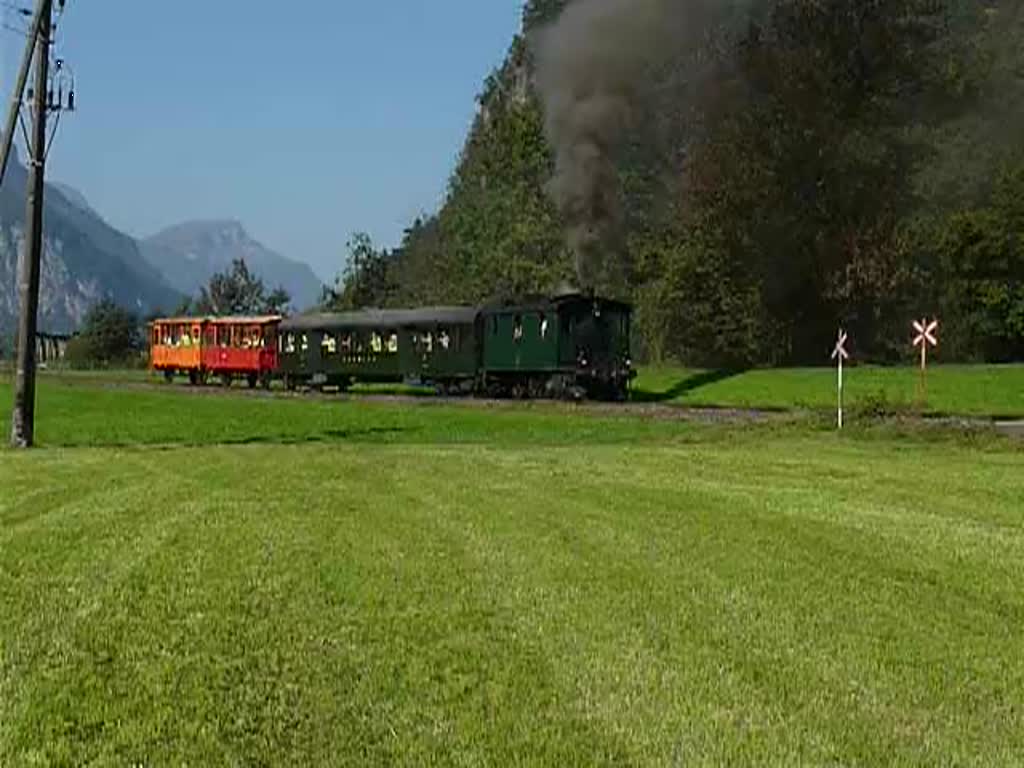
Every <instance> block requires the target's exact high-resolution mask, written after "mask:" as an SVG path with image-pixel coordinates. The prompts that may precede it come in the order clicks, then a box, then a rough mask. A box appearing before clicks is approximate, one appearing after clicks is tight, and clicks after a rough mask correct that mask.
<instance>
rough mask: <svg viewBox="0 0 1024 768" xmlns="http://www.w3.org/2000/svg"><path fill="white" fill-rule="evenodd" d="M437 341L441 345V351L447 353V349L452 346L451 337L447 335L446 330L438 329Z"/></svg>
mask: <svg viewBox="0 0 1024 768" xmlns="http://www.w3.org/2000/svg"><path fill="white" fill-rule="evenodd" d="M437 340H438V342H439V343H440V344H441V349H443V350H445V351H446V352H447V351H448V348H449V347H451V345H452V337H451V336H449V335H448V330H447V329H446V328H439V329H438V332H437Z"/></svg>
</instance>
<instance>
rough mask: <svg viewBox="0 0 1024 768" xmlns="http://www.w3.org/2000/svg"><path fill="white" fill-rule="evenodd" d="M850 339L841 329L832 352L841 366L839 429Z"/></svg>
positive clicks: (833, 357) (841, 424)
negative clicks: (847, 343)
mask: <svg viewBox="0 0 1024 768" xmlns="http://www.w3.org/2000/svg"><path fill="white" fill-rule="evenodd" d="M848 339H849V336H848V335H847V333H846V331H844V330H843V329H842V328H840V329H839V336H838V337H837V339H836V346H835V349H834V350H833V351H832V359H833V360H835V361H836V362H837V364H838V366H839V378H838V386H837V392H838V396H839V413H838V417H837V421H838V424H839V428H840V429H842V428H843V362H844V361H846V360H849V359H850V353H849V352H847V351H846V342H847V340H848Z"/></svg>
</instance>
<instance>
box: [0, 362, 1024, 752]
mask: <svg viewBox="0 0 1024 768" xmlns="http://www.w3.org/2000/svg"><path fill="white" fill-rule="evenodd" d="M9 401H10V393H9V389H8V388H7V387H6V386H0V418H2V419H3V420H4V423H6V420H7V412H6V408H7V406H8V403H9ZM39 408H40V410H39V414H40V423H39V435H40V439H41V442H42V444H43V446H44V447H43V449H42V450H39V451H35V452H32V453H29V454H16V453H13V452H10V451H7V450H0V553H2V554H0V616H2V617H3V620H2V622H0V765H3V766H7V765H11V766H20V765H72V764H73V765H82V764H94V765H132V764H145V765H183V764H188V765H226V764H229V765H231V764H234V765H283V764H288V765H360V766H362V765H395V764H398V765H416V766H419V765H431V764H434V765H453V764H454V765H553V766H565V765H588V766H589V765H608V764H626V765H670V764H682V765H694V764H697V765H700V764H703V765H740V766H742V765H750V766H762V765H787V766H788V765H977V766H999V765H1006V766H1010V765H1019V764H1021V762H1022V761H1024V708H1022V706H1021V702H1022V701H1024V639H1022V631H1021V627H1022V626H1024V590H1022V589H1021V584H1022V579H1024V505H1022V503H1021V499H1022V498H1024V451H1021V450H1020V448H1018V447H1016V446H1014V445H1013V444H1011V443H1009V442H1005V441H1002V440H996V439H992V440H986V441H982V443H981V444H980V446H979V445H975V444H974V443H969V442H966V441H962V440H960V439H959V438H956V437H951V438H950V439H948V440H943V441H935V440H930V439H929V440H925V439H923V438H919V437H915V436H913V435H910V436H903V437H902V439H900V440H895V439H890V436H889V435H887V434H885V433H884V431H883V432H882V433H877V432H874V433H870V434H869V433H867V432H858V431H857V430H853V431H851V432H850V433H849V434H848V435H846V436H844V437H839V436H836V435H834V434H832V433H830V432H826V431H823V430H822V431H818V430H812V429H810V428H808V427H799V426H785V427H774V426H773V427H735V426H734V427H702V426H696V425H687V424H678V423H664V422H647V421H641V420H637V419H633V418H607V419H594V418H589V417H584V416H581V415H578V414H575V413H574V412H573V410H572V409H571V408H566V407H548V406H541V407H531V408H525V409H518V408H516V409H510V408H501V409H493V410H489V409H479V408H450V407H445V406H438V405H426V404H420V405H415V406H410V405H389V404H380V403H360V402H356V403H330V402H321V401H317V402H308V401H302V400H275V399H271V400H263V399H250V398H231V397H218V396H195V395H187V394H183V393H182V392H177V391H168V392H139V391H131V390H124V391H114V390H110V389H101V388H96V387H93V386H89V385H82V384H78V385H74V386H72V385H67V384H56V383H51V382H46V381H44V382H43V383H42V386H41V390H40V404H39Z"/></svg>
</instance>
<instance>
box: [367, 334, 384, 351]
mask: <svg viewBox="0 0 1024 768" xmlns="http://www.w3.org/2000/svg"><path fill="white" fill-rule="evenodd" d="M370 350H371V351H372V352H373V353H374V354H375V355H379V354H380V353H381V352H383V351H384V337H383V336H381V335H380V334H379V333H377V332H376V331H374V332H373V333H372V334H370Z"/></svg>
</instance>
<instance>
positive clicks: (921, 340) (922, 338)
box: [914, 320, 939, 395]
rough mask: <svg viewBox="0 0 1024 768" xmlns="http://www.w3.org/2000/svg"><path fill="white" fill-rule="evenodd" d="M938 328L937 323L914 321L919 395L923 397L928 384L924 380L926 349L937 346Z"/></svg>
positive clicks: (926, 362) (925, 373)
mask: <svg viewBox="0 0 1024 768" xmlns="http://www.w3.org/2000/svg"><path fill="white" fill-rule="evenodd" d="M938 328H939V321H938V320H932V321H931V322H928V321H927V320H915V321H914V330H915V331H916V332H917V336H915V337H914V346H915V347H920V348H921V394H922V395H924V394H926V392H927V388H928V383H927V380H926V378H925V377H926V376H927V369H928V347H937V346H939V339H938V336H937V335H936V331H938Z"/></svg>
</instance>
